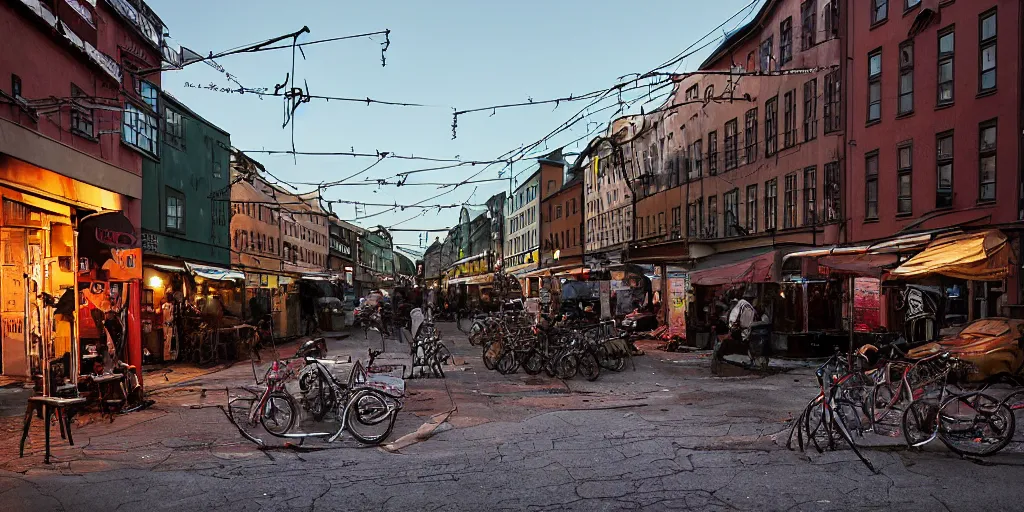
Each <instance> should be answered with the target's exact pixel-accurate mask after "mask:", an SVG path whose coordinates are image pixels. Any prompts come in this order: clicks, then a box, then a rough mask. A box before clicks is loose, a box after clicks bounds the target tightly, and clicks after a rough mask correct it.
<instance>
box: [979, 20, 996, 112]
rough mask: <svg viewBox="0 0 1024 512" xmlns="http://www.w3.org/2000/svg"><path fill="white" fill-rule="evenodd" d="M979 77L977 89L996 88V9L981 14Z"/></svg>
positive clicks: (988, 89)
mask: <svg viewBox="0 0 1024 512" xmlns="http://www.w3.org/2000/svg"><path fill="white" fill-rule="evenodd" d="M979 23H980V24H981V36H980V40H979V45H980V47H981V77H980V78H979V80H978V90H979V91H981V92H988V91H991V90H993V89H995V88H996V11H995V9H993V10H991V11H988V12H986V13H985V14H982V15H981V20H980V22H979Z"/></svg>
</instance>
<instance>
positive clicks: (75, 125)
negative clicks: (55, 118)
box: [71, 84, 96, 139]
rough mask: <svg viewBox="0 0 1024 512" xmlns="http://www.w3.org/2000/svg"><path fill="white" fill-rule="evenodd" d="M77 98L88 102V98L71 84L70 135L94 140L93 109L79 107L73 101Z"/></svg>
mask: <svg viewBox="0 0 1024 512" xmlns="http://www.w3.org/2000/svg"><path fill="white" fill-rule="evenodd" d="M77 98H83V99H86V101H88V99H87V98H88V97H87V96H86V94H85V92H83V91H82V90H81V89H79V88H78V86H77V85H75V84H71V99H72V104H71V133H74V134H76V135H81V136H82V137H85V138H88V139H95V138H96V132H95V131H94V130H93V109H91V108H85V107H83V106H81V105H80V104H79V103H78V102H77V101H74V100H75V99H77Z"/></svg>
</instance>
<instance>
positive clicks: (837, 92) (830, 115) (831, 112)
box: [824, 70, 843, 133]
mask: <svg viewBox="0 0 1024 512" xmlns="http://www.w3.org/2000/svg"><path fill="white" fill-rule="evenodd" d="M842 87H843V85H842V81H841V80H840V79H839V70H836V71H833V72H831V73H829V74H827V75H825V112H824V117H825V133H832V132H836V131H839V130H841V129H842V128H843V127H842V118H841V115H842V108H841V106H840V101H841V100H842Z"/></svg>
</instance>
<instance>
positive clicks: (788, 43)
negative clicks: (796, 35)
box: [779, 16, 793, 66]
mask: <svg viewBox="0 0 1024 512" xmlns="http://www.w3.org/2000/svg"><path fill="white" fill-rule="evenodd" d="M792 60H793V17H792V16H790V17H788V18H786V19H784V20H782V23H779V65H780V66H784V65H786V64H787V63H789V62H790V61H792Z"/></svg>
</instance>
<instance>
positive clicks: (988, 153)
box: [978, 119, 996, 202]
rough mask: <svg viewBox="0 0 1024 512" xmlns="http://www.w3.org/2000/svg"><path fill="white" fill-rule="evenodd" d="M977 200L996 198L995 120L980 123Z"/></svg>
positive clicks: (983, 200) (992, 199) (993, 199)
mask: <svg viewBox="0 0 1024 512" xmlns="http://www.w3.org/2000/svg"><path fill="white" fill-rule="evenodd" d="M978 153H979V158H980V160H979V163H978V184H979V186H980V188H979V190H978V201H979V202H985V201H995V200H996V120H995V119H993V120H991V121H986V122H984V123H981V129H980V133H979V134H978Z"/></svg>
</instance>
